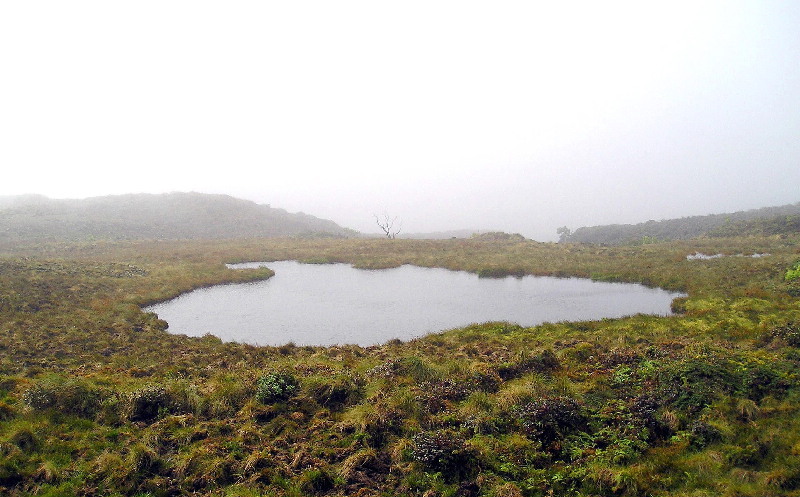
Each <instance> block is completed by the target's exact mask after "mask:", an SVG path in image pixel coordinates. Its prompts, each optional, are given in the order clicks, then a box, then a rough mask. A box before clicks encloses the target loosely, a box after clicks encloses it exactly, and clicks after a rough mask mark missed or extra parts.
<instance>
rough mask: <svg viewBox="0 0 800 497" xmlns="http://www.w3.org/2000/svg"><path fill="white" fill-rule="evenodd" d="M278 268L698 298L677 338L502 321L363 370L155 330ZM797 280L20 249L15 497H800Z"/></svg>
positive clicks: (703, 247) (11, 257)
mask: <svg viewBox="0 0 800 497" xmlns="http://www.w3.org/2000/svg"><path fill="white" fill-rule="evenodd" d="M695 252H702V253H706V254H717V253H722V254H726V255H729V257H721V258H715V259H708V260H687V259H686V256H687V255H689V254H694V253H695ZM756 253H757V254H765V253H768V254H770V255H769V256H765V257H758V258H753V257H745V256H747V255H751V254H756ZM738 254H741V255H743V256H737V255H738ZM281 259H297V260H301V261H308V262H315V263H320V262H347V263H351V264H354V265H355V266H357V267H363V268H384V267H392V266H396V265H400V264H416V265H420V266H438V267H445V268H452V269H463V270H468V271H472V272H475V273H478V274H481V275H483V276H502V275H507V274H508V275H521V274H536V275H555V276H582V277H589V278H594V279H599V280H611V281H632V282H642V283H645V284H648V285H653V286H661V287H664V288H667V289H671V290H681V291H685V292H687V293H688V297H687V298H683V299H677V300H676V301H675V302H674V303H673V308H674V310H676V311H677V312H678V313H679V314H677V315H675V316H671V317H653V316H641V315H639V316H631V317H628V318H623V319H614V320H602V321H593V322H574V323H546V324H543V325H541V326H536V327H533V328H522V327H520V326H517V325H515V324H513V323H484V324H476V325H473V326H469V327H466V328H463V329H455V330H449V331H446V332H443V333H440V334H435V335H430V336H427V337H424V338H421V339H417V340H413V341H410V342H406V343H403V342H399V341H394V342H390V343H387V344H384V345H381V346H375V347H367V348H362V347H358V346H352V345H341V346H336V347H329V348H320V347H298V346H295V345H293V344H291V343H287V344H286V345H284V346H281V347H254V346H250V345H244V344H237V343H223V342H221V341H220V340H219V339H217V338H215V337H213V336H206V337H202V338H189V337H186V336H180V335H172V334H170V333H169V332H168V331H167V328H166V323H165V322H163V321H161V320H159V319H157V317H156V316H154V315H152V314H146V313H144V312H142V311H141V310H140V306H142V305H144V304H148V303H152V302H155V301H159V300H163V299H167V298H170V297H173V296H176V295H178V294H180V293H181V292H184V291H187V290H189V289H191V288H196V287H201V286H205V285H212V284H217V283H222V282H233V281H247V280H252V279H259V278H266V277H269V276H270V274H271V273H270V271H269V270H265V269H262V270H254V271H233V270H229V269H227V268H226V267H225V263H229V262H241V261H253V260H281ZM798 259H800V238H798V237H796V236H795V237H785V236H784V237H770V238H766V237H761V238H738V239H703V240H692V241H685V242H672V243H663V244H651V245H641V246H636V247H613V248H609V247H596V246H581V245H569V244H544V243H536V242H531V241H520V240H515V239H510V240H507V241H503V240H447V241H409V240H239V241H214V242H198V241H193V242H125V243H109V242H94V243H82V244H68V245H67V244H58V243H52V244H44V245H36V246H29V247H6V248H4V249H2V254H1V255H0V494H2V495H9V496H28V495H42V496H45V495H47V496H69V495H86V496H114V495H120V496H121V495H140V496H147V495H152V496H161V495H164V496H171V495H219V496H243V497H244V496H248V497H249V496H261V495H275V496H279V495H280V496H284V495H285V496H299V495H357V496H379V495H384V496H390V495H421V496H422V495H425V496H429V497H432V496H465V497H466V496H497V497H511V496H547V495H565V496H590V495H665V496H666V495H676V496H677V495H681V496H690V495H691V496H717V495H724V496H772V495H776V496H777V495H800V383H799V382H798V373H797V372H798V366H800V299H798V297H797V294H798V292H797V289H796V284H795V283H796V281H795V280H794V279H792V278H788V277H787V272H790V271H791V270H792V269H791V268H793V267H796V266H794V264H796V262H797V261H798ZM793 285H795V286H793Z"/></svg>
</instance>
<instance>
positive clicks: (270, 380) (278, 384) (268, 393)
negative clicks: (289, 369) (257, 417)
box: [256, 373, 300, 404]
mask: <svg viewBox="0 0 800 497" xmlns="http://www.w3.org/2000/svg"><path fill="white" fill-rule="evenodd" d="M298 388H300V382H299V381H297V378H295V377H294V375H292V374H291V373H268V374H265V375H263V376H261V377H260V378H259V379H258V383H257V384H256V400H258V401H259V402H261V403H263V404H271V403H273V402H279V401H281V400H286V399H288V398H290V397H291V396H292V395H294V394H295V392H296V391H297V389H298Z"/></svg>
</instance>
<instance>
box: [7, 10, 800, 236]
mask: <svg viewBox="0 0 800 497" xmlns="http://www.w3.org/2000/svg"><path fill="white" fill-rule="evenodd" d="M0 168H1V170H2V178H0V195H13V194H22V193H41V194H45V195H48V196H50V197H55V198H67V197H69V198H73V197H74V198H81V197H87V196H97V195H107V194H120V193H137V192H150V193H160V192H169V191H200V192H209V193H227V194H230V195H234V196H237V197H242V198H247V199H250V200H254V201H257V202H259V203H269V204H271V205H272V206H273V207H282V208H285V209H287V210H289V211H291V212H296V211H303V212H307V213H310V214H314V215H316V216H320V217H324V218H329V219H333V220H334V221H336V222H338V223H339V224H341V225H344V226H347V227H351V228H355V229H358V230H361V231H367V232H376V231H378V227H377V226H376V225H375V223H374V218H373V214H380V213H383V212H384V211H386V212H388V213H389V214H391V215H397V216H399V217H400V218H402V221H403V229H404V231H407V232H426V231H433V230H446V229H459V228H477V229H497V230H504V231H509V232H519V233H522V234H524V235H526V236H529V237H533V238H536V239H539V240H549V239H555V238H556V232H555V231H556V228H557V227H559V226H562V225H567V226H569V227H571V228H573V229H574V228H577V227H579V226H584V225H596V224H606V223H633V222H642V221H647V220H649V219H664V218H671V217H681V216H687V215H696V214H709V213H719V212H728V211H735V210H741V209H750V208H756V207H762V206H771V205H780V204H785V203H794V202H798V201H800V2H797V1H794V0H787V1H764V0H753V1H749V2H741V1H731V0H725V1H719V2H703V1H699V0H693V1H687V2H682V1H669V2H643V1H631V2H613V1H609V2H597V1H588V2H569V1H549V2H532V1H526V2H498V1H492V2H488V1H487V2H480V3H477V2H465V1H457V2H437V1H433V0H425V1H420V2H416V1H409V0H403V1H401V2H391V3H390V2H381V1H375V0H369V1H364V2H350V1H335V2H332V1H321V2H304V1H288V2H285V1H282V2H268V1H257V2H247V1H228V2H221V1H219V2H208V1H197V0H193V1H169V0H158V1H146V0H145V1H142V0H137V1H135V2H118V1H108V0H102V1H92V2H87V1H80V0H72V1H69V2H65V1H61V0H59V1H35V2H33V1H19V2H10V1H9V2H2V3H0Z"/></svg>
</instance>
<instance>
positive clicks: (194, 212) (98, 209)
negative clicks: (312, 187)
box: [0, 193, 357, 243]
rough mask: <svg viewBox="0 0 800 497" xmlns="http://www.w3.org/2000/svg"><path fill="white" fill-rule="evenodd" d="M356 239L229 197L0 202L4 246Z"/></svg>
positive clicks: (327, 225)
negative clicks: (177, 241)
mask: <svg viewBox="0 0 800 497" xmlns="http://www.w3.org/2000/svg"><path fill="white" fill-rule="evenodd" d="M355 235H357V233H356V232H355V231H353V230H349V229H346V228H342V227H341V226H339V225H337V224H336V223H334V222H333V221H329V220H326V219H320V218H317V217H314V216H310V215H308V214H303V213H296V214H292V213H289V212H286V211H285V210H283V209H276V208H272V207H270V206H269V205H261V204H257V203H255V202H251V201H249V200H242V199H237V198H234V197H230V196H228V195H210V194H203V193H167V194H160V195H151V194H133V195H114V196H106V197H94V198H87V199H83V200H73V199H59V200H57V199H50V198H47V197H43V196H39V195H25V196H19V197H0V242H5V243H18V242H26V241H31V242H36V241H44V240H47V241H85V240H181V239H227V238H255V237H284V236H333V237H349V236H355Z"/></svg>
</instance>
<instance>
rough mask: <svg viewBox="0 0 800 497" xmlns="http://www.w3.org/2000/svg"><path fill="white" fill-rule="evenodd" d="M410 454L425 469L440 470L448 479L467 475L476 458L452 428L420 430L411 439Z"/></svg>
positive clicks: (462, 438)
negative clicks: (420, 431)
mask: <svg viewBox="0 0 800 497" xmlns="http://www.w3.org/2000/svg"><path fill="white" fill-rule="evenodd" d="M412 442H413V447H412V452H411V455H412V457H413V458H414V460H415V461H418V462H420V463H422V464H423V465H424V466H425V468H426V469H429V470H433V471H440V472H441V473H442V476H444V478H445V479H446V480H448V481H456V480H460V479H462V478H465V477H467V476H469V475H470V474H471V473H472V472H473V471H474V469H475V467H476V462H477V460H476V458H475V454H474V452H473V450H472V449H471V448H470V447H469V446H468V445H467V443H466V440H464V437H462V436H461V435H460V434H458V433H457V432H454V431H452V430H439V431H428V432H422V433H419V434H417V435H415V436H414V438H413V439H412Z"/></svg>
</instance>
